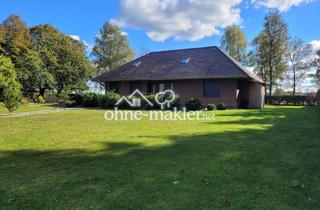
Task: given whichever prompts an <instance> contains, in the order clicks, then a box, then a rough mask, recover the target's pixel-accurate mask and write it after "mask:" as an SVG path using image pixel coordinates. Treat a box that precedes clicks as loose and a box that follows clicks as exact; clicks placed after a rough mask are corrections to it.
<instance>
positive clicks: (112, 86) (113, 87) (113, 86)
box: [109, 82, 119, 93]
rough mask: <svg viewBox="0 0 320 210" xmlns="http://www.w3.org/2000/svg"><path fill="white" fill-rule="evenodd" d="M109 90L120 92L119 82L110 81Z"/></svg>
mask: <svg viewBox="0 0 320 210" xmlns="http://www.w3.org/2000/svg"><path fill="white" fill-rule="evenodd" d="M109 90H111V91H114V92H116V93H119V83H118V82H110V86H109Z"/></svg>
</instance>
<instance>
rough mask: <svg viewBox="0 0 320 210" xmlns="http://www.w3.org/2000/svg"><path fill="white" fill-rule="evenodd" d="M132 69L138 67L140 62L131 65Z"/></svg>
mask: <svg viewBox="0 0 320 210" xmlns="http://www.w3.org/2000/svg"><path fill="white" fill-rule="evenodd" d="M132 65H133V66H134V67H138V66H140V65H141V61H138V62H135V63H134V64H132Z"/></svg>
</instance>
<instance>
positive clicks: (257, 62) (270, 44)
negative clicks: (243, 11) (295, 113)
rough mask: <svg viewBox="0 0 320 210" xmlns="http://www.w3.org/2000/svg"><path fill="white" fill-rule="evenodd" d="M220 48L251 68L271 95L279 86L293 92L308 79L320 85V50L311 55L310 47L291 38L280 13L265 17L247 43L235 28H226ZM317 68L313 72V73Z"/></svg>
mask: <svg viewBox="0 0 320 210" xmlns="http://www.w3.org/2000/svg"><path fill="white" fill-rule="evenodd" d="M221 48H222V49H223V50H224V51H225V52H227V53H228V54H229V55H230V56H232V57H233V58H235V59H236V60H238V61H239V62H240V63H242V64H243V65H244V66H248V67H253V69H254V72H255V73H256V74H257V75H259V76H260V77H261V78H262V79H263V80H264V82H265V84H266V91H267V92H268V94H269V95H272V94H273V91H274V90H275V87H278V86H279V83H283V84H285V86H286V87H287V88H291V89H292V95H296V93H297V87H298V85H299V84H300V83H303V82H304V79H305V78H307V77H311V78H313V79H314V81H315V83H316V84H318V85H319V84H320V79H319V78H320V51H318V52H317V54H318V56H313V55H312V46H311V45H310V44H306V43H304V42H303V41H302V40H301V39H300V38H297V37H291V36H290V35H289V32H288V25H287V24H286V23H285V21H284V20H283V18H282V16H281V15H280V13H279V12H270V13H268V14H267V15H266V16H265V19H264V24H263V29H262V31H261V32H260V33H259V34H258V35H257V36H256V37H255V38H254V39H253V40H252V42H251V43H250V50H248V42H247V40H246V37H245V35H244V33H243V31H242V30H241V28H240V27H238V26H229V27H227V28H226V29H225V31H224V33H223V36H222V38H221ZM313 69H316V73H312V72H313Z"/></svg>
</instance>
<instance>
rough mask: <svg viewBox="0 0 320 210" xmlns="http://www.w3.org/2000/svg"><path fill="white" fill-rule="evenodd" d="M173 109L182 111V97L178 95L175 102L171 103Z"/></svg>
mask: <svg viewBox="0 0 320 210" xmlns="http://www.w3.org/2000/svg"><path fill="white" fill-rule="evenodd" d="M170 107H171V108H172V109H173V108H175V107H176V108H177V109H180V108H181V99H180V96H179V95H178V94H176V97H175V98H174V100H173V102H172V103H171V106H170Z"/></svg>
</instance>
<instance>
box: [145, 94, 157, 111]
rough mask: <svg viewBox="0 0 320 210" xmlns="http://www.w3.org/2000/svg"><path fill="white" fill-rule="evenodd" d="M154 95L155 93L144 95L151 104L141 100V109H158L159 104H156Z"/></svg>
mask: <svg viewBox="0 0 320 210" xmlns="http://www.w3.org/2000/svg"><path fill="white" fill-rule="evenodd" d="M155 96H156V95H155V94H150V95H146V98H147V99H148V100H149V101H150V102H151V103H152V104H153V106H152V107H151V106H150V105H149V104H148V103H147V102H145V101H144V100H143V101H142V103H141V109H145V110H147V109H160V105H159V104H157V102H156V99H155Z"/></svg>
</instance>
